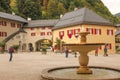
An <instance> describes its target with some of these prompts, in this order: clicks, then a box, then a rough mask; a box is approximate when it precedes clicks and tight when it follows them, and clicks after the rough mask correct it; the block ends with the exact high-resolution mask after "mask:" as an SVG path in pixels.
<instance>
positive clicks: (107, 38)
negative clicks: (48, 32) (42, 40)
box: [53, 8, 115, 53]
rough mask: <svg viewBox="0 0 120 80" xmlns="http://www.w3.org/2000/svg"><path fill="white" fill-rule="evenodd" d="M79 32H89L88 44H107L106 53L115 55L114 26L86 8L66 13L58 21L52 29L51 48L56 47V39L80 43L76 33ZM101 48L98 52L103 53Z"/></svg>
mask: <svg viewBox="0 0 120 80" xmlns="http://www.w3.org/2000/svg"><path fill="white" fill-rule="evenodd" d="M81 31H88V32H90V34H89V35H88V36H87V42H88V43H107V44H109V46H108V48H109V49H108V53H115V34H114V33H115V27H114V25H113V24H112V23H111V22H110V21H108V20H106V19H104V18H103V17H101V16H99V15H98V14H96V13H95V12H93V11H92V10H89V9H88V8H82V9H78V10H75V11H72V12H68V13H66V14H65V15H64V16H63V17H62V18H61V19H60V20H59V21H58V23H57V24H56V25H55V27H54V28H53V42H54V43H53V46H55V45H56V43H55V42H56V38H58V39H61V40H62V41H64V42H65V43H80V36H78V35H77V33H78V32H81ZM103 48H104V46H101V47H100V48H99V49H98V52H99V53H103ZM92 53H93V52H92Z"/></svg>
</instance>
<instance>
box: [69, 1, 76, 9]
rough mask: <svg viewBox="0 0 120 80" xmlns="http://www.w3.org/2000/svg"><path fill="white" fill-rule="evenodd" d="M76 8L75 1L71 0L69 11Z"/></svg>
mask: <svg viewBox="0 0 120 80" xmlns="http://www.w3.org/2000/svg"><path fill="white" fill-rule="evenodd" d="M74 8H75V4H74V2H73V1H71V2H70V6H69V9H68V10H69V11H73V10H74Z"/></svg>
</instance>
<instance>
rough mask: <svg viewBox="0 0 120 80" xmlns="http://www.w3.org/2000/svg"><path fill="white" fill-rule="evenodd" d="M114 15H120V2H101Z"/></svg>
mask: <svg viewBox="0 0 120 80" xmlns="http://www.w3.org/2000/svg"><path fill="white" fill-rule="evenodd" d="M101 1H102V2H103V3H104V5H105V6H106V7H107V8H108V9H109V11H110V12H111V13H112V14H116V13H120V0H101Z"/></svg>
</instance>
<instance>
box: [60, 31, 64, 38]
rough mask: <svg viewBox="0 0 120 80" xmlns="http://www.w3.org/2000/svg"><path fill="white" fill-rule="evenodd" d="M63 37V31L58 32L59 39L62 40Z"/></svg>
mask: <svg viewBox="0 0 120 80" xmlns="http://www.w3.org/2000/svg"><path fill="white" fill-rule="evenodd" d="M63 36H64V31H60V32H59V37H60V39H63Z"/></svg>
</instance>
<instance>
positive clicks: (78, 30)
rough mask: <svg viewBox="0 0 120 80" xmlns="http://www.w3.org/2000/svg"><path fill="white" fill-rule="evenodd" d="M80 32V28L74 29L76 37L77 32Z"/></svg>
mask: <svg viewBox="0 0 120 80" xmlns="http://www.w3.org/2000/svg"><path fill="white" fill-rule="evenodd" d="M79 32H80V29H74V35H75V37H76V38H77V37H78V36H79V35H78V33H79Z"/></svg>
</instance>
